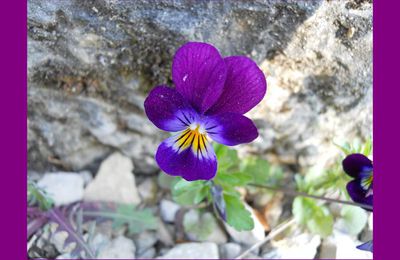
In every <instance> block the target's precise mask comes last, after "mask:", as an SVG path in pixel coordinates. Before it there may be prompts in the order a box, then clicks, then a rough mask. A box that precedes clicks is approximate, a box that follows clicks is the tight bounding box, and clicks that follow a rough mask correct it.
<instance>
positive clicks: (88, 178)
mask: <svg viewBox="0 0 400 260" xmlns="http://www.w3.org/2000/svg"><path fill="white" fill-rule="evenodd" d="M79 174H80V175H81V176H82V178H83V181H84V184H85V185H88V184H89V183H90V182H92V181H93V175H92V173H91V172H90V171H81V172H79Z"/></svg>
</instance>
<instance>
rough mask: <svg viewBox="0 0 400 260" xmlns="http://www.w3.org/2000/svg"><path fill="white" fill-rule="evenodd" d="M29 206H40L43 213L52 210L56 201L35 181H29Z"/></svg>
mask: <svg viewBox="0 0 400 260" xmlns="http://www.w3.org/2000/svg"><path fill="white" fill-rule="evenodd" d="M28 205H29V206H36V205H37V206H39V208H40V209H41V210H43V211H47V210H49V209H51V208H52V207H53V205H54V201H53V199H52V198H50V197H49V195H48V194H47V193H46V192H45V191H44V190H43V189H41V188H40V187H38V186H37V184H36V183H35V182H33V181H30V180H29V181H28Z"/></svg>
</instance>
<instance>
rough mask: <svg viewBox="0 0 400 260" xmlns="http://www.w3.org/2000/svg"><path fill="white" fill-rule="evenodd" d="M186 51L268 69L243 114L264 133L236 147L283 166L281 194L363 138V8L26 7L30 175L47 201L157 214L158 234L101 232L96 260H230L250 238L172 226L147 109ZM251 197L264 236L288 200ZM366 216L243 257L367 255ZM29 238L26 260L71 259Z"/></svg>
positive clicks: (367, 94) (368, 27) (368, 104)
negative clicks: (215, 52)
mask: <svg viewBox="0 0 400 260" xmlns="http://www.w3.org/2000/svg"><path fill="white" fill-rule="evenodd" d="M187 41H201V42H208V43H211V44H213V45H214V46H215V47H217V48H218V49H219V51H220V52H221V54H222V55H223V56H231V55H245V56H248V57H250V58H252V59H254V60H255V61H256V62H257V64H258V65H259V66H260V68H261V69H262V70H263V72H264V73H265V75H266V78H267V84H268V87H267V94H266V96H265V98H264V99H263V101H262V102H261V103H260V104H259V105H258V106H256V107H255V108H254V109H253V110H252V111H251V112H250V113H249V114H248V116H249V117H250V118H252V119H253V120H254V121H255V122H256V125H257V127H258V129H259V133H260V136H259V137H258V138H257V139H256V140H255V141H254V142H253V143H251V144H248V145H241V146H238V147H235V149H236V150H237V151H238V154H239V158H242V157H246V156H249V155H253V156H257V157H259V158H263V159H264V160H266V161H267V162H268V164H269V165H273V166H276V167H279V168H280V169H281V171H282V172H283V182H282V185H283V186H284V187H286V188H295V187H296V183H295V182H294V176H295V175H300V176H303V177H305V176H307V174H309V173H310V172H316V171H317V172H321V169H330V168H333V167H337V165H338V164H337V163H338V160H339V159H341V158H343V154H342V153H341V150H340V149H339V148H338V147H337V145H335V144H338V145H343V144H344V143H350V144H352V143H354V142H356V141H358V142H359V143H360V144H363V143H365V142H367V141H368V140H370V138H371V137H372V1H371V0H343V1H264V0H258V1H244V0H243V1H189V0H188V1H183V0H175V1H172V0H171V1H166V0H165V1H162V0H158V1H150V0H147V1H146V0H137V1H118V0H107V1H106V0H97V1H74V0H71V1H45V0H29V1H28V177H29V178H30V179H31V180H33V181H35V182H37V183H38V185H39V186H41V187H43V188H44V189H46V190H47V192H48V193H50V194H51V193H52V192H53V196H54V197H53V199H54V201H55V204H56V205H68V204H70V203H73V202H77V201H82V200H84V201H92V200H103V201H109V202H116V203H127V204H132V205H139V206H142V207H148V208H150V209H151V210H152V212H153V213H154V214H155V215H156V216H159V222H160V223H159V226H158V228H157V229H156V230H154V231H143V232H141V233H139V234H135V235H126V234H125V233H123V232H122V231H120V230H119V231H115V230H114V229H112V228H111V227H110V226H107V225H106V224H103V226H100V227H97V228H98V230H97V231H96V232H97V233H98V234H101V236H100V238H98V240H99V241H101V243H103V245H105V246H103V249H101V250H103V251H101V250H100V251H101V252H102V253H101V254H103V256H104V257H105V256H106V257H109V258H135V257H136V258H140V257H141V258H155V257H158V256H167V257H169V258H178V257H182V256H185V257H187V258H189V257H194V258H201V257H206V258H232V257H235V256H237V255H238V254H239V253H240V252H241V251H243V250H244V249H246V248H248V246H250V245H251V243H253V244H254V243H255V242H251V243H250V245H249V244H246V241H258V240H260V236H257V235H254V234H256V233H257V232H258V231H254V232H247V233H246V234H239V235H238V234H232V232H230V231H229V230H226V229H225V228H224V227H221V228H220V229H218V234H213V237H209V236H205V237H204V236H202V238H199V237H198V236H197V237H196V234H195V235H193V234H188V232H187V229H186V230H185V229H184V228H183V230H182V228H181V227H180V226H181V225H180V223H177V221H179V219H178V220H176V219H175V218H174V216H175V213H176V212H177V211H178V210H179V208H180V206H179V205H178V204H176V203H175V202H173V200H172V199H171V195H170V192H169V191H168V189H169V187H168V185H166V184H165V183H167V182H168V180H166V178H164V177H160V176H159V174H162V173H160V170H159V168H158V166H157V164H156V163H155V160H154V153H155V151H156V149H157V146H158V144H159V143H160V141H162V140H163V139H164V138H165V137H166V136H167V135H166V133H164V132H162V131H161V130H159V129H157V128H156V127H155V126H153V125H152V123H151V122H150V121H149V120H148V119H147V118H146V116H145V114H144V108H143V102H144V99H145V97H146V95H147V93H148V92H149V90H151V89H152V88H153V87H154V86H156V85H160V84H169V85H170V86H173V84H172V80H171V62H172V57H173V55H174V53H175V51H176V50H177V48H178V47H179V46H180V45H182V44H183V43H185V42H187ZM100 166H101V167H100ZM250 195H251V194H250ZM255 197H257V196H255ZM255 197H254V196H253V197H252V196H250V199H248V200H247V201H248V202H249V204H250V205H251V206H252V207H254V208H255V210H257V208H260V207H261V206H260V205H261V204H262V207H263V209H264V211H263V214H264V213H265V208H264V207H265V205H269V209H268V213H265V214H266V215H265V216H266V217H265V219H264V221H267V222H268V221H269V222H268V223H267V224H268V227H266V226H265V223H264V225H263V227H262V228H263V231H262V232H268V231H269V230H268V228H269V229H271V228H272V229H273V227H274V226H276V225H277V223H279V222H280V221H282V220H285V219H287V218H288V217H289V216H291V214H292V209H291V207H292V204H291V203H292V201H293V199H292V198H290V197H286V196H284V195H283V194H281V193H274V196H264V197H263V198H262V200H261V199H260V201H256V199H255ZM259 197H262V196H259ZM248 198H249V197H248ZM334 207H335V206H334V205H333V208H331V211H332V212H333V213H332V214H335V213H334V212H335V210H336V211H338V209H335V208H334ZM339 211H340V210H339ZM171 214H172V217H171ZM193 214H195V213H193ZM271 214H272V215H273V216H272V215H271ZM338 214H339V215H340V213H338ZM361 215H362V214H361ZM271 216H272V217H271ZM357 216H358V215H357ZM363 216H364V215H363ZM367 217H368V218H369V222H371V223H370V224H368V223H367V222H368V221H367V220H365V221H364V222H363V223H364V224H363V226H362V227H361V228H360V230H359V231H358V232H353V233H352V234H349V233H348V232H347V233H346V229H344V228H343V223H342V224H341V223H340V221H337V223H338V224H337V223H335V225H334V227H333V231H332V232H331V234H330V235H329V236H326V237H323V236H320V235H319V234H315V233H313V232H309V231H308V230H307V229H303V228H301V227H300V226H299V227H297V228H292V230H291V231H290V232H289V233H287V234H286V236H283V237H280V238H277V239H276V240H274V241H272V242H270V243H267V244H265V245H264V246H263V247H262V248H259V249H257V250H254V252H252V255H251V258H258V257H260V258H293V257H296V258H316V257H317V258H323V257H326V258H352V257H354V258H370V257H371V256H372V255H370V254H368V253H365V252H362V251H359V250H356V249H354V247H355V246H356V245H358V244H359V240H362V241H365V240H366V237H368V236H369V237H371V232H372V231H371V230H372V219H371V217H370V216H369V215H368V216H367V215H366V214H365V219H366V218H367ZM194 218H195V217H194ZM356 218H357V219H358V218H364V217H356ZM212 221H214V220H212ZM212 221H211V222H212ZM260 221H261V222H262V220H260ZM181 222H182V221H181ZM106 223H107V222H106ZM50 229H51V227H50ZM192 231H193V230H192ZM182 232H183V235H180V234H179V233H182ZM97 233H96V234H97ZM355 233H356V234H355ZM263 234H264V233H263ZM246 235H247V236H249V237H250V239H247V238H246V237H245V236H246ZM241 236H242V237H241ZM243 236H244V237H243ZM362 236H364V237H362ZM33 238H34V240H33V241H32V239H33ZM33 238H31V240H30V243H31V245H32V244H35V245H36V247H37V248H40V249H41V250H42V251H40V250H39V251H37V250H36V251H35V252H33V251H31V252H30V257H57V256H60V255H63V254H65V255H64V257H68V250H67V249H65V248H64V246H63V244H62V243H61V245H60V241H59V240H60V239H59V238H54V237H53V238H48V237H46V236H45V235H43V234H36V235H34V237H33ZM261 238H262V237H261ZM57 239H58V240H57ZM64 239H65V238H64ZM252 239H253V240H252ZM180 242H190V243H191V244H190V247H189V249H188V248H184V247H182V245H183V244H184V243H180ZM57 243H58V245H57ZM101 243H100V242H99V244H101ZM193 243H194V244H193ZM179 246H181V248H179ZM176 247H178V248H176ZM104 248H105V249H104ZM190 248H191V249H192V250H190ZM216 248H217V249H216ZM28 250H29V248H28ZM107 250H108V251H107ZM173 250H175V251H173ZM185 250H186V251H185ZM199 252H208V253H210V254H211V255H206V256H204V255H201V254H200V255H199ZM232 252H236V254H234V253H232ZM229 253H231V254H229ZM38 254H39V255H38ZM40 254H42V255H40ZM188 254H190V255H188ZM247 257H250V256H247Z"/></svg>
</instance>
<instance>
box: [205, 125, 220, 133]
mask: <svg viewBox="0 0 400 260" xmlns="http://www.w3.org/2000/svg"><path fill="white" fill-rule="evenodd" d="M217 126H218V125H214V126H211V127H209V128H206V130H207V132H208V130H211V129H214V128H216V127H217Z"/></svg>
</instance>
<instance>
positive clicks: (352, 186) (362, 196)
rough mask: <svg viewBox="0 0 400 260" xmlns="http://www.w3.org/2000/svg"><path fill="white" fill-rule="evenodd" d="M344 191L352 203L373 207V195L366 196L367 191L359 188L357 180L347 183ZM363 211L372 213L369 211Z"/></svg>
mask: <svg viewBox="0 0 400 260" xmlns="http://www.w3.org/2000/svg"><path fill="white" fill-rule="evenodd" d="M346 189H347V192H348V193H349V195H350V197H351V199H352V200H353V201H354V202H357V203H362V204H366V205H369V206H373V205H372V203H373V195H368V191H365V190H364V189H363V188H362V187H361V185H360V182H359V180H352V181H350V182H349V183H347V186H346ZM365 209H366V210H369V211H372V210H371V209H367V208H365Z"/></svg>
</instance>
